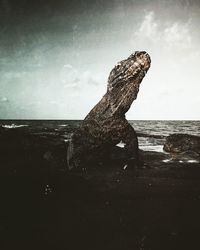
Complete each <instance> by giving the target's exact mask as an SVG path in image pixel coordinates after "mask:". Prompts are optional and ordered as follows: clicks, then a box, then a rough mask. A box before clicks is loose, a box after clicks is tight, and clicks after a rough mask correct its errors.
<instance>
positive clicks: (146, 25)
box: [135, 11, 158, 39]
mask: <svg viewBox="0 0 200 250" xmlns="http://www.w3.org/2000/svg"><path fill="white" fill-rule="evenodd" d="M157 29H158V24H157V22H156V21H155V16H154V12H153V11H151V12H149V13H146V15H145V16H144V19H143V21H142V23H141V25H140V26H139V29H138V30H137V31H136V32H135V36H136V37H141V36H143V37H147V38H149V39H153V38H155V36H156V34H157Z"/></svg>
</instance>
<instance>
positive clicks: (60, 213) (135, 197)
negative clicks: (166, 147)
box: [0, 132, 200, 250]
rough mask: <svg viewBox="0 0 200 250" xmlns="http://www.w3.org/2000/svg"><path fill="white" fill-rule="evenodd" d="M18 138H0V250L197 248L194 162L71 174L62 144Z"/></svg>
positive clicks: (198, 176)
mask: <svg viewBox="0 0 200 250" xmlns="http://www.w3.org/2000/svg"><path fill="white" fill-rule="evenodd" d="M9 133H11V132H9ZM17 133H18V134H17V135H16V133H15V132H12V133H11V134H6V135H5V133H3V134H1V143H0V150H1V169H0V171H1V175H0V192H1V196H0V197H1V207H0V211H1V212H0V216H1V219H0V220H1V224H0V238H1V240H0V242H1V249H43V250H46V249H70V250H71V249H93V250H94V249H103V250H105V249H109V250H110V249H115V250H116V249H120V250H126V249H127V250H131V249H140V250H144V249H146V250H150V249H152V250H156V249H159V250H160V249H170V250H171V249H176V250H177V249H200V238H199V233H200V164H199V163H180V162H178V161H177V162H176V161H174V162H163V160H165V159H166V155H164V154H162V153H155V152H143V153H142V154H143V160H144V162H145V165H144V167H143V168H141V169H128V168H126V169H124V165H123V164H122V162H119V161H116V162H113V163H112V164H111V163H107V164H106V163H105V164H104V165H94V166H92V167H91V168H90V169H89V170H87V171H83V172H78V171H77V172H76V171H74V172H73V171H71V172H69V171H67V169H66V165H65V164H66V162H65V152H66V151H65V149H66V148H65V144H64V143H63V140H59V138H58V137H56V136H51V137H48V136H47V137H46V139H44V137H38V136H36V137H32V136H30V135H26V136H23V142H21V138H22V134H23V133H24V132H17ZM19 138H20V139H19ZM27 138H28V139H27ZM47 141H48V145H47Z"/></svg>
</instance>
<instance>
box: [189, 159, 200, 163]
mask: <svg viewBox="0 0 200 250" xmlns="http://www.w3.org/2000/svg"><path fill="white" fill-rule="evenodd" d="M187 162H188V163H199V161H197V160H188V161H187Z"/></svg>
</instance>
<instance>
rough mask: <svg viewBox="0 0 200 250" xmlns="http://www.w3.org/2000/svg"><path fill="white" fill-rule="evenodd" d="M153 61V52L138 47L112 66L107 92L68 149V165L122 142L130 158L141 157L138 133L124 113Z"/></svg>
mask: <svg viewBox="0 0 200 250" xmlns="http://www.w3.org/2000/svg"><path fill="white" fill-rule="evenodd" d="M150 64H151V59H150V56H149V55H148V54H147V53H146V52H145V51H136V52H135V53H134V54H131V55H130V56H129V57H128V58H127V59H125V60H122V61H121V62H119V63H118V64H117V65H116V66H115V67H114V68H113V69H112V71H111V72H110V75H109V77H108V87H107V92H106V94H105V95H104V96H103V97H102V99H101V100H100V101H99V102H98V103H97V104H96V105H95V107H94V108H93V109H92V110H91V111H90V112H89V114H88V115H87V116H86V117H85V119H84V120H83V121H82V123H81V124H80V127H79V128H78V129H77V131H76V132H75V133H74V134H73V135H72V138H71V141H70V143H69V147H68V152H67V160H68V166H69V169H71V168H73V167H79V166H81V165H82V164H84V163H86V162H87V159H88V158H91V156H92V155H98V153H99V155H102V152H104V153H108V152H109V149H112V148H113V147H114V146H115V145H117V144H118V143H119V142H123V143H124V144H125V147H124V149H125V151H126V152H127V156H128V158H131V159H134V161H135V162H137V161H138V158H139V149H138V139H137V135H136V133H135V131H134V129H133V127H132V126H131V125H130V124H129V123H128V121H127V120H126V118H125V113H126V112H127V111H128V110H129V108H130V106H131V104H132V102H133V101H134V100H135V99H136V98H137V94H138V91H139V86H140V83H141V82H142V79H143V78H144V76H145V75H146V73H147V71H148V69H149V67H150Z"/></svg>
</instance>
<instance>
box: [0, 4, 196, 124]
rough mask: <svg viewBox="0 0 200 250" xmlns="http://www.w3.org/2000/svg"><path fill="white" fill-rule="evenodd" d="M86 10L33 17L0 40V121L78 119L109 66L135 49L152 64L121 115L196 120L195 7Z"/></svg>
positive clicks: (96, 95) (102, 88)
mask: <svg viewBox="0 0 200 250" xmlns="http://www.w3.org/2000/svg"><path fill="white" fill-rule="evenodd" d="M8 2H9V1H8ZM111 2H112V1H111ZM90 4H91V2H90ZM89 6H90V5H82V7H81V8H82V9H80V11H78V8H77V7H76V6H74V12H73V11H71V12H69V13H68V12H66V13H65V14H59V12H58V11H57V12H55V15H52V16H50V17H48V18H47V19H45V20H44V19H43V17H42V16H38V17H37V18H38V19H36V17H35V16H34V18H35V19H34V18H33V17H32V19H30V20H29V23H28V24H26V23H23V24H20V25H21V26H20V25H19V27H17V28H16V29H15V31H16V30H17V32H18V33H17V32H16V39H14V40H13V38H12V36H11V35H9V34H6V32H5V33H4V36H3V35H1V36H2V39H3V40H2V41H3V42H2V43H0V53H1V60H0V65H1V75H0V119H8V118H9V119H83V118H84V117H85V116H86V115H87V113H88V112H89V111H90V109H91V108H92V107H93V106H94V105H95V104H96V103H97V102H98V101H99V100H100V98H101V97H102V96H103V95H104V93H105V92H106V86H107V78H108V75H109V72H110V71H111V69H112V68H113V67H114V65H115V64H116V63H117V62H118V61H120V60H122V59H125V58H127V57H128V56H129V55H130V54H131V53H133V52H134V51H135V50H146V51H147V52H148V53H149V54H150V56H151V59H152V66H151V68H150V70H149V72H148V73H147V74H146V76H145V78H144V80H143V82H142V84H141V86H140V91H139V94H138V98H137V100H136V101H135V102H134V103H133V105H132V106H131V109H130V110H129V111H128V113H127V118H128V119H144V120H148V119H164V120H167V119H200V111H199V107H200V98H199V93H200V74H199V66H200V62H199V61H200V59H199V58H200V49H199V44H200V32H199V26H200V3H198V1H182V0H179V1H162V0H160V1H158V0H157V1H155V2H153V1H113V4H111V3H110V5H108V4H107V5H106V4H105V6H103V5H102V6H101V7H99V6H97V8H96V9H95V5H94V4H93V5H92V8H91V9H90V8H89ZM11 7H12V6H11ZM72 7H73V6H72ZM75 7H76V8H75ZM98 8H99V10H98ZM52 13H54V12H53V10H52ZM38 15H39V14H38ZM35 20H36V21H35ZM35 22H38V23H36V24H37V28H36V24H35ZM38 24H40V25H38ZM42 25H43V26H42ZM45 25H46V26H45ZM3 28H4V27H2V29H1V30H3ZM5 44H8V45H9V47H8V45H5ZM6 46H7V47H6ZM5 48H8V49H7V51H6V49H5Z"/></svg>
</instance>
